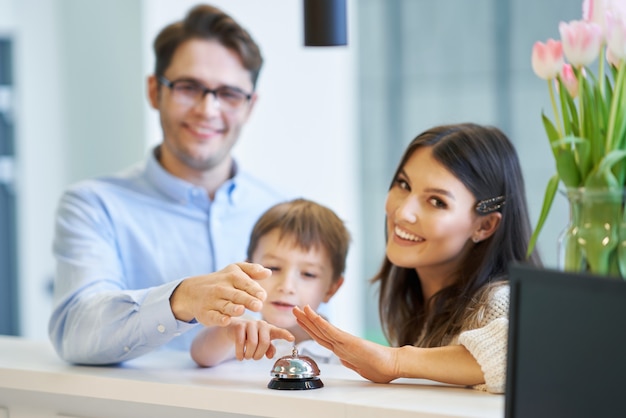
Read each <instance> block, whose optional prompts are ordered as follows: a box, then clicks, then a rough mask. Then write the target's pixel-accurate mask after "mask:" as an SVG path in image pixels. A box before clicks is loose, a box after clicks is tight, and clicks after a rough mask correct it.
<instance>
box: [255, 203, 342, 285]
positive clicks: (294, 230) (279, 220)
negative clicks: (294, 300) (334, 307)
mask: <svg viewBox="0 0 626 418" xmlns="http://www.w3.org/2000/svg"><path fill="white" fill-rule="evenodd" d="M274 229H278V230H279V231H280V239H283V238H293V239H294V240H295V242H296V244H297V245H298V246H300V247H301V248H302V249H303V250H305V251H308V250H310V249H311V248H324V249H326V251H328V255H329V257H330V262H331V266H332V269H333V281H336V280H338V279H339V277H341V276H342V275H343V273H344V271H345V268H346V257H347V255H348V247H349V245H350V233H349V232H348V229H347V228H346V226H345V225H344V223H343V221H342V220H341V219H340V218H339V217H338V216H337V214H335V212H333V211H332V210H331V209H329V208H327V207H325V206H322V205H320V204H319V203H315V202H313V201H310V200H307V199H294V200H291V201H288V202H283V203H279V204H277V205H274V206H272V207H271V208H269V209H268V210H267V211H266V212H265V213H264V214H263V215H261V217H260V218H259V220H258V221H257V222H256V224H255V225H254V228H253V229H252V233H251V234H250V243H249V244H248V260H252V254H254V251H255V250H256V248H257V246H258V244H259V241H260V240H261V238H262V237H264V236H265V235H267V234H269V233H270V232H272V231H273V230H274Z"/></svg>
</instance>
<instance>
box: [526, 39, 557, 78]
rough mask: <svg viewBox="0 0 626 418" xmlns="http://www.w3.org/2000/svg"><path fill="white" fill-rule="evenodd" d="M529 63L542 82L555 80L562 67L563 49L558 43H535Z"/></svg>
mask: <svg viewBox="0 0 626 418" xmlns="http://www.w3.org/2000/svg"><path fill="white" fill-rule="evenodd" d="M531 63H532V67H533V71H534V72H535V74H537V77H539V78H542V79H544V80H552V79H553V78H555V77H556V76H557V75H558V74H559V71H560V70H561V67H562V66H563V48H562V46H561V42H560V41H555V40H554V39H548V41H547V42H546V43H545V44H544V43H543V42H535V45H533V52H532V58H531Z"/></svg>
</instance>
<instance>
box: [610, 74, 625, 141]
mask: <svg viewBox="0 0 626 418" xmlns="http://www.w3.org/2000/svg"><path fill="white" fill-rule="evenodd" d="M624 74H626V63H624V62H622V63H621V64H620V66H619V70H618V71H617V79H616V80H615V86H614V88H613V97H612V98H611V113H610V115H609V124H608V125H609V126H608V130H607V134H606V139H607V140H606V149H605V152H606V153H608V152H610V151H612V150H613V149H615V146H616V145H617V142H618V140H619V138H617V135H615V134H614V132H613V131H614V130H615V119H616V118H617V117H618V114H617V108H618V106H619V104H620V103H621V102H620V101H621V100H622V99H621V98H622V90H623V89H624V88H623V86H622V85H623V84H624V77H626V76H625V75H624Z"/></svg>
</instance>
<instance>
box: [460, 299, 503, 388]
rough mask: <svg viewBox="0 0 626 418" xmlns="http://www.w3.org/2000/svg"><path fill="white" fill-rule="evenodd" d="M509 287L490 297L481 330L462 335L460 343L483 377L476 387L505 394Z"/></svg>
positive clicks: (466, 332)
mask: <svg viewBox="0 0 626 418" xmlns="http://www.w3.org/2000/svg"><path fill="white" fill-rule="evenodd" d="M508 310H509V288H508V287H503V288H501V289H498V290H497V291H496V292H495V293H494V294H493V296H492V298H491V300H490V303H489V306H488V307H487V310H486V313H485V316H484V318H483V320H482V321H481V327H479V328H476V329H472V330H469V331H465V332H462V333H461V335H460V336H459V343H460V344H461V345H463V346H465V348H467V350H468V351H469V352H470V353H471V354H472V356H474V358H475V359H476V361H477V362H478V364H479V365H480V367H481V369H482V371H483V373H484V374H485V384H484V385H478V386H476V387H475V388H476V389H479V390H487V391H489V392H492V393H504V389H505V384H506V353H507V343H508V331H509V319H508Z"/></svg>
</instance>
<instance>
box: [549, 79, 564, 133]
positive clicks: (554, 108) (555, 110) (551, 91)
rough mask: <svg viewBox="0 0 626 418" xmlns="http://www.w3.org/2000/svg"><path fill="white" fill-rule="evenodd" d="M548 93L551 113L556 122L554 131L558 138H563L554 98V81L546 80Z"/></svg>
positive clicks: (561, 124) (561, 125)
mask: <svg viewBox="0 0 626 418" xmlns="http://www.w3.org/2000/svg"><path fill="white" fill-rule="evenodd" d="M548 91H549V92H550V102H552V111H553V112H554V119H555V120H556V129H557V131H558V132H559V138H563V123H562V122H561V117H560V116H559V110H558V108H557V107H556V100H555V98H554V80H548Z"/></svg>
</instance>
